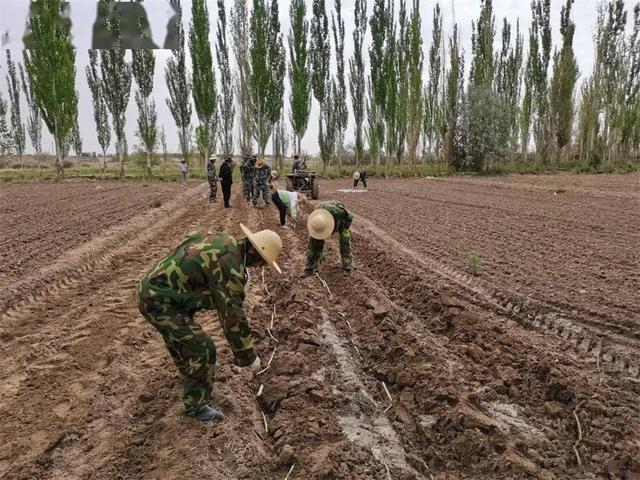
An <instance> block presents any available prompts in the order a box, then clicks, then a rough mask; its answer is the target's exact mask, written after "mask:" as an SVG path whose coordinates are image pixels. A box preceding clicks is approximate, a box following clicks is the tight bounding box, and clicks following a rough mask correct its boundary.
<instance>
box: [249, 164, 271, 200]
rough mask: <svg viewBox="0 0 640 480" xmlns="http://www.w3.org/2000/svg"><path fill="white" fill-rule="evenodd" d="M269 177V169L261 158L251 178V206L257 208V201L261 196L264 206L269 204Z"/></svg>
mask: <svg viewBox="0 0 640 480" xmlns="http://www.w3.org/2000/svg"><path fill="white" fill-rule="evenodd" d="M270 175H271V167H270V166H269V165H267V164H266V163H264V160H263V159H262V158H260V159H258V161H257V162H256V169H255V173H254V177H253V206H254V207H257V206H258V199H259V198H260V195H261V194H262V198H263V200H264V204H265V206H268V205H269V203H271V200H270V199H269V176H270Z"/></svg>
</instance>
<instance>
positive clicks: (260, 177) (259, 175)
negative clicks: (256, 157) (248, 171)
mask: <svg viewBox="0 0 640 480" xmlns="http://www.w3.org/2000/svg"><path fill="white" fill-rule="evenodd" d="M270 175H271V167H270V166H269V165H267V164H264V165H262V167H256V173H255V177H254V179H255V183H257V184H259V185H266V184H267V183H268V181H269V176H270Z"/></svg>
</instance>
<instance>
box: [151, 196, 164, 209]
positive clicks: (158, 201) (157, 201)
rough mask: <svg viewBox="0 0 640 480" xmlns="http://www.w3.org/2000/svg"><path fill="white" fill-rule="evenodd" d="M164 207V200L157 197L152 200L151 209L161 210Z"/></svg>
mask: <svg viewBox="0 0 640 480" xmlns="http://www.w3.org/2000/svg"><path fill="white" fill-rule="evenodd" d="M161 206H162V199H161V198H160V197H155V198H154V199H153V200H151V208H160V207H161Z"/></svg>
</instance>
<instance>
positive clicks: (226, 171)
mask: <svg viewBox="0 0 640 480" xmlns="http://www.w3.org/2000/svg"><path fill="white" fill-rule="evenodd" d="M220 184H221V185H222V198H223V200H224V208H229V207H230V206H231V205H229V200H230V199H231V185H232V184H233V161H232V160H231V158H230V157H227V158H225V159H224V162H223V163H222V165H221V166H220Z"/></svg>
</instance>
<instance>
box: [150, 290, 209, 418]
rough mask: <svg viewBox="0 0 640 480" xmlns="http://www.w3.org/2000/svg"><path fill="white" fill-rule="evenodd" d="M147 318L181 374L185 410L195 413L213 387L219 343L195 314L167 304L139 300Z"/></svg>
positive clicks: (205, 403)
mask: <svg viewBox="0 0 640 480" xmlns="http://www.w3.org/2000/svg"><path fill="white" fill-rule="evenodd" d="M138 309H139V310H140V313H142V315H143V316H144V318H145V319H146V320H147V321H148V322H149V323H150V324H151V325H152V326H153V327H154V328H155V329H156V330H157V331H158V332H159V333H160V335H162V338H163V339H164V343H165V344H166V345H167V349H168V350H169V353H170V354H171V357H172V358H173V362H174V363H175V365H176V367H178V370H179V371H180V373H181V374H182V378H183V399H184V407H185V413H186V414H187V415H189V416H194V415H195V414H196V412H197V411H198V409H200V407H202V406H204V405H207V403H208V402H209V398H210V397H211V393H212V391H213V382H214V379H215V371H216V346H215V345H214V343H213V340H211V337H209V336H208V335H207V334H206V333H204V331H203V330H202V327H201V326H200V325H198V324H197V323H196V322H194V321H193V316H192V315H190V314H187V313H185V312H181V311H178V310H176V309H174V308H172V307H170V306H168V305H153V306H150V305H147V304H146V303H144V302H139V303H138Z"/></svg>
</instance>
